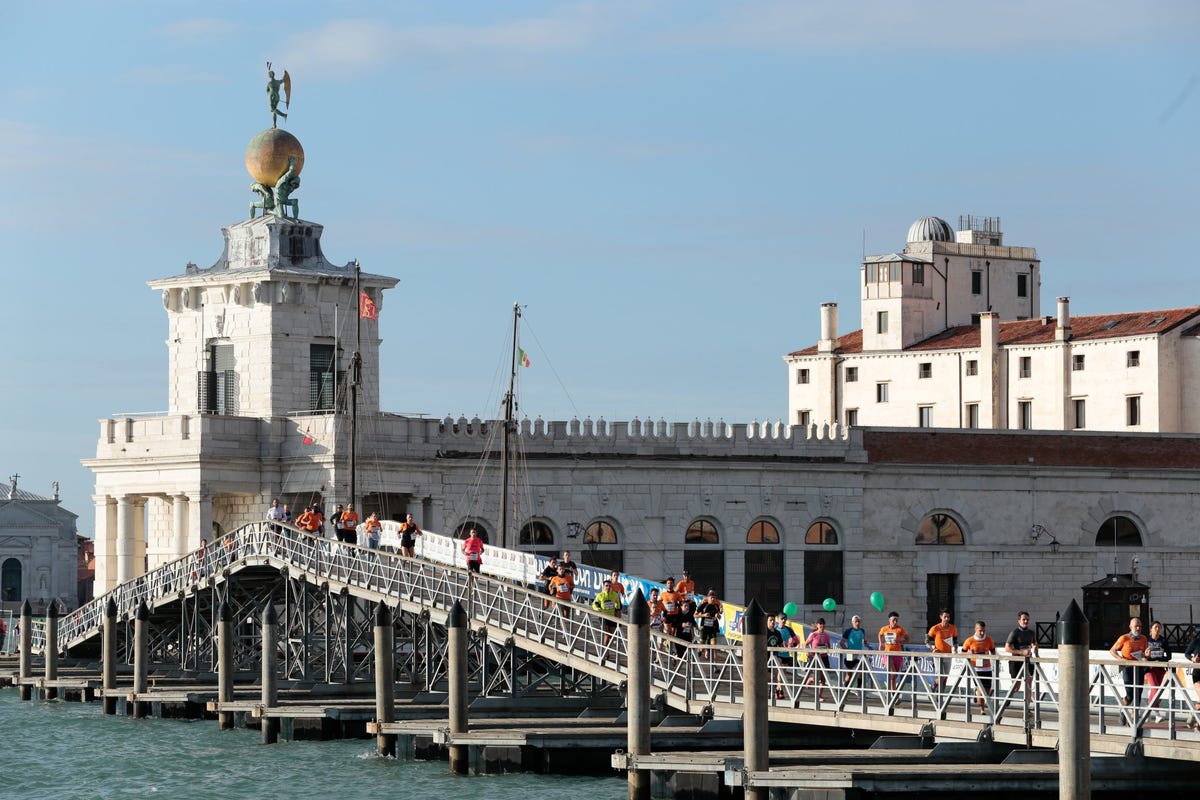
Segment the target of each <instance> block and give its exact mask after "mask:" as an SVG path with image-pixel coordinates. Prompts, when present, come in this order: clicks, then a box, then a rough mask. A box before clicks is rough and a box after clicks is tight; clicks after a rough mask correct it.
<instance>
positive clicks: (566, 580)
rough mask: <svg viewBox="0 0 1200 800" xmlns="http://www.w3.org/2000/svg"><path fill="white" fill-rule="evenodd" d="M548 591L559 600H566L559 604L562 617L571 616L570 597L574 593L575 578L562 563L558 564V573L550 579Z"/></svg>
mask: <svg viewBox="0 0 1200 800" xmlns="http://www.w3.org/2000/svg"><path fill="white" fill-rule="evenodd" d="M550 591H551V592H552V593H553V594H554V596H555V597H557V598H558V599H559V600H566V601H568V602H565V603H563V604H562V605H561V606H559V608H560V610H561V611H562V615H563V616H564V617H569V616H571V605H570V602H569V601H570V599H571V597H572V596H573V595H574V594H575V578H574V577H572V575H571V573H570V571H569V570H568V569H567V568H566V567H564V566H563V565H562V564H559V565H558V574H557V575H555V576H554V577H553V578H551V579H550Z"/></svg>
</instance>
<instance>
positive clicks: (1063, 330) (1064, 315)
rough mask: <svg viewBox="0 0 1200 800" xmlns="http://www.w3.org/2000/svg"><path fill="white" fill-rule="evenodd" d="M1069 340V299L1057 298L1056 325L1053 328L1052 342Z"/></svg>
mask: <svg viewBox="0 0 1200 800" xmlns="http://www.w3.org/2000/svg"><path fill="white" fill-rule="evenodd" d="M1070 339H1071V298H1069V297H1060V298H1058V325H1057V326H1056V327H1055V328H1054V341H1056V342H1066V341H1070Z"/></svg>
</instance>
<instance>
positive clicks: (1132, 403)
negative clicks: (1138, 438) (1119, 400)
mask: <svg viewBox="0 0 1200 800" xmlns="http://www.w3.org/2000/svg"><path fill="white" fill-rule="evenodd" d="M1125 424H1126V425H1129V426H1131V427H1132V426H1134V425H1141V424H1142V397H1141V395H1136V394H1135V395H1133V396H1132V397H1126V398H1125Z"/></svg>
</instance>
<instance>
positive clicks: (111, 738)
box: [0, 689, 627, 800]
mask: <svg viewBox="0 0 1200 800" xmlns="http://www.w3.org/2000/svg"><path fill="white" fill-rule="evenodd" d="M374 746H375V743H374V740H368V739H359V740H349V741H346V740H342V741H331V742H283V743H280V744H277V745H263V744H261V742H260V738H259V733H258V731H251V730H233V731H218V730H217V724H216V722H213V721H195V722H183V721H179V720H163V719H145V720H134V719H131V718H128V717H106V716H104V715H103V714H102V713H101V709H100V704H99V703H65V702H49V703H47V702H40V701H34V702H30V703H23V702H21V701H20V700H19V699H18V697H17V691H16V689H0V798H4V800H9V798H11V799H12V800H26V799H28V800H40V799H41V798H45V799H46V800H74V799H75V798H78V799H79V800H85V799H86V800H93V799H94V798H125V797H129V798H156V797H161V798H172V799H173V800H174V798H186V799H190V798H222V800H250V799H251V798H263V799H264V800H266V799H268V798H287V799H288V800H307V799H308V798H312V800H352V799H353V798H371V800H381V798H429V799H430V800H432V799H433V798H454V797H463V796H467V797H472V798H480V800H527V798H528V797H530V796H554V795H567V796H575V797H587V798H588V800H621V798H624V797H626V796H627V788H626V784H625V780H624V778H623V777H621V776H615V777H612V778H586V777H579V776H544V775H495V776H482V777H474V776H457V775H451V774H450V773H449V771H448V769H447V766H446V763H445V762H425V761H416V762H410V761H396V760H394V759H384V758H379V757H378V756H377V755H376V754H375V750H374Z"/></svg>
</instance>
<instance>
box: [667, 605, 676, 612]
mask: <svg viewBox="0 0 1200 800" xmlns="http://www.w3.org/2000/svg"><path fill="white" fill-rule="evenodd" d="M666 609H667V613H668V614H674V613H675V604H674V603H667V604H666Z"/></svg>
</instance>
